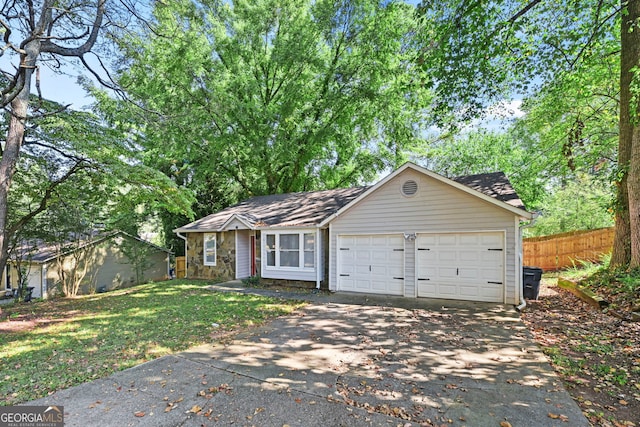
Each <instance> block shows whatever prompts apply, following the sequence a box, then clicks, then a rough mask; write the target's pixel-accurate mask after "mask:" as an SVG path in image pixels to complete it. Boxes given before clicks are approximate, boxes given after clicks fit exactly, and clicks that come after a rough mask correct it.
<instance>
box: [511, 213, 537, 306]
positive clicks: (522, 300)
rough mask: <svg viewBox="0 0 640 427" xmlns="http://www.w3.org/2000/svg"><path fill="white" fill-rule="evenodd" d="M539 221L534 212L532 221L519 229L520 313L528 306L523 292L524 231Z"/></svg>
mask: <svg viewBox="0 0 640 427" xmlns="http://www.w3.org/2000/svg"><path fill="white" fill-rule="evenodd" d="M537 219H538V212H534V213H533V217H532V218H531V221H529V222H528V223H526V224H524V225H521V226H520V227H519V230H518V232H519V233H520V253H519V257H520V263H519V264H520V273H519V274H520V280H519V282H520V304H519V305H517V306H516V310H517V311H518V312H520V311H522V310H523V309H524V308H525V307H526V306H527V302H526V301H525V299H524V291H523V290H522V261H523V260H522V258H523V257H522V230H524V229H525V228H529V227H533V226H534V225H535V223H536V220H537Z"/></svg>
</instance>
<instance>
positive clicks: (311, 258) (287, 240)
mask: <svg viewBox="0 0 640 427" xmlns="http://www.w3.org/2000/svg"><path fill="white" fill-rule="evenodd" d="M263 236H264V248H265V255H266V259H267V264H266V266H267V268H269V269H284V270H313V269H314V268H315V247H316V244H315V239H316V236H315V233H314V232H310V233H309V232H290V231H288V232H265V233H263Z"/></svg>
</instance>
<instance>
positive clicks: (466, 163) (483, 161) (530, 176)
mask: <svg viewBox="0 0 640 427" xmlns="http://www.w3.org/2000/svg"><path fill="white" fill-rule="evenodd" d="M411 157H412V158H413V159H415V161H417V162H418V163H420V164H424V165H426V167H427V168H429V169H431V170H433V171H434V172H438V173H440V174H442V175H444V176H447V177H458V176H462V175H473V174H480V173H490V172H498V171H500V172H504V173H505V174H506V175H507V177H508V178H509V180H510V181H511V183H512V185H513V186H514V188H515V189H516V192H517V193H518V195H519V196H520V197H521V198H522V200H523V202H524V203H525V206H527V207H530V206H536V205H537V204H538V203H539V202H540V200H541V197H543V194H544V193H543V191H544V185H545V183H546V181H544V180H543V179H542V177H543V176H544V174H543V173H542V171H541V169H542V168H543V167H544V165H543V164H542V162H541V161H540V160H541V159H540V156H538V155H536V154H535V153H532V152H529V151H528V150H527V149H526V147H524V146H523V145H522V144H521V143H519V142H518V140H516V139H515V138H512V137H511V135H510V134H508V133H504V132H502V133H499V132H496V131H490V130H486V129H479V130H475V131H472V132H466V133H462V134H453V135H451V136H449V137H446V138H442V139H440V140H438V141H436V142H434V143H431V144H429V145H426V146H425V145H422V146H416V147H412V155H411Z"/></svg>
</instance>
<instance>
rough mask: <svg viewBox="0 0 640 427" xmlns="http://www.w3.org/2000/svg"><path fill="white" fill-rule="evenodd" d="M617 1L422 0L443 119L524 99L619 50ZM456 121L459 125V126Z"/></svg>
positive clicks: (428, 65) (428, 62)
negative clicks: (512, 98)
mask: <svg viewBox="0 0 640 427" xmlns="http://www.w3.org/2000/svg"><path fill="white" fill-rule="evenodd" d="M619 6H620V4H619V2H617V1H613V0H607V1H598V2H595V1H593V2H587V3H586V4H583V3H577V2H574V1H563V0H560V1H551V2H530V1H527V0H503V1H494V2H488V1H477V2H471V3H470V2H468V1H464V0H455V1H450V2H448V3H447V4H446V6H443V4H442V3H441V2H436V1H430V0H425V1H423V2H422V3H421V5H420V6H419V10H420V12H421V13H422V14H423V15H424V16H425V19H427V20H428V21H430V22H431V24H432V26H431V28H432V31H431V32H430V33H428V34H427V35H426V37H427V38H428V39H429V40H431V42H432V44H431V46H432V47H431V49H429V50H428V51H426V52H425V57H424V60H423V64H424V67H425V68H426V69H428V70H429V75H430V76H431V78H432V84H433V86H434V88H435V92H436V93H435V95H436V98H437V107H436V112H437V113H438V114H439V116H440V118H441V119H442V120H445V121H446V120H450V117H451V114H455V116H456V117H458V118H462V119H469V118H472V117H475V116H477V115H478V114H481V113H482V111H483V110H484V108H485V107H486V106H488V105H491V104H493V103H495V102H496V101H499V100H501V99H502V98H503V97H504V96H505V95H508V96H514V95H520V96H526V95H529V94H530V93H533V92H535V90H536V89H537V88H538V87H539V86H540V85H541V84H546V83H549V82H552V81H554V80H555V78H556V77H557V76H558V75H560V74H562V73H565V72H571V71H573V70H574V69H575V68H576V67H578V66H580V63H581V61H584V60H589V59H590V58H592V57H593V56H598V55H601V54H602V53H603V52H604V51H606V52H608V53H609V54H614V53H615V49H614V50H610V47H611V46H610V45H615V44H617V46H618V48H619V37H618V34H619V33H618V29H619V26H618V25H619V24H618V21H616V18H617V17H618V13H617V12H618V8H619ZM454 124H455V123H454Z"/></svg>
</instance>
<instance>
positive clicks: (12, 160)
mask: <svg viewBox="0 0 640 427" xmlns="http://www.w3.org/2000/svg"><path fill="white" fill-rule="evenodd" d="M24 50H25V54H23V55H22V56H21V58H20V69H21V72H22V73H24V86H23V87H22V89H21V90H20V92H19V93H18V95H17V96H16V97H15V98H14V99H13V101H11V108H10V109H9V110H10V114H11V118H10V120H9V129H8V130H7V139H6V143H5V146H4V150H3V151H2V159H1V160H0V272H3V271H4V268H5V266H6V265H7V260H8V258H9V253H8V245H9V241H10V240H11V237H12V236H10V235H9V232H8V226H9V224H8V209H9V203H8V200H9V190H10V188H11V181H12V178H13V174H14V172H15V170H16V164H17V162H18V157H19V156H20V149H21V148H22V142H23V140H24V131H25V124H26V121H27V109H28V107H29V94H30V91H31V78H32V76H33V72H34V70H35V66H36V60H37V58H38V55H40V41H39V40H37V39H36V40H32V41H30V42H29V43H27V44H26V45H25V47H24Z"/></svg>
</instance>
